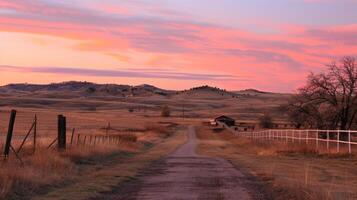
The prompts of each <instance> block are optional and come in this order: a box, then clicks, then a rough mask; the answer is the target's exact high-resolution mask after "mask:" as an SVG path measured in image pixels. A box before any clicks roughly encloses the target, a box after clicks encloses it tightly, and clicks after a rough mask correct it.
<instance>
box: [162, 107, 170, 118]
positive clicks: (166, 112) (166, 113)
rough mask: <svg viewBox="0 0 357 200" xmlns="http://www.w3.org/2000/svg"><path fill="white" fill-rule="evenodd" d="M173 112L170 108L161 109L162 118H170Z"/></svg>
mask: <svg viewBox="0 0 357 200" xmlns="http://www.w3.org/2000/svg"><path fill="white" fill-rule="evenodd" d="M170 115H171V111H170V108H169V106H167V105H165V106H163V107H162V108H161V117H170Z"/></svg>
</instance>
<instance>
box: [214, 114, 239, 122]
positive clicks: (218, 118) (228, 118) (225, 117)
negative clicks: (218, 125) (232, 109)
mask: <svg viewBox="0 0 357 200" xmlns="http://www.w3.org/2000/svg"><path fill="white" fill-rule="evenodd" d="M220 119H224V120H231V121H235V120H234V119H233V118H230V117H227V116H225V115H221V116H219V117H216V118H215V120H220Z"/></svg>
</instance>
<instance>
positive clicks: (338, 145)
mask: <svg viewBox="0 0 357 200" xmlns="http://www.w3.org/2000/svg"><path fill="white" fill-rule="evenodd" d="M337 153H340V130H337Z"/></svg>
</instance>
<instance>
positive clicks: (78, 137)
mask: <svg viewBox="0 0 357 200" xmlns="http://www.w3.org/2000/svg"><path fill="white" fill-rule="evenodd" d="M80 136H81V135H80V134H77V146H78V145H79V141H80Z"/></svg>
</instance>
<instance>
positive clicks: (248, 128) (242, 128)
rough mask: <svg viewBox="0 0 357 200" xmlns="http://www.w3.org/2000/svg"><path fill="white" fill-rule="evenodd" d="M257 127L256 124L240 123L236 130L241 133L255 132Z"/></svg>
mask: <svg viewBox="0 0 357 200" xmlns="http://www.w3.org/2000/svg"><path fill="white" fill-rule="evenodd" d="M255 127H256V124H254V123H239V124H238V125H237V127H236V130H237V131H239V132H245V131H254V130H255Z"/></svg>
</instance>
